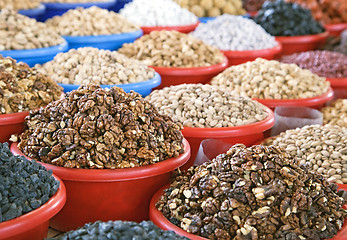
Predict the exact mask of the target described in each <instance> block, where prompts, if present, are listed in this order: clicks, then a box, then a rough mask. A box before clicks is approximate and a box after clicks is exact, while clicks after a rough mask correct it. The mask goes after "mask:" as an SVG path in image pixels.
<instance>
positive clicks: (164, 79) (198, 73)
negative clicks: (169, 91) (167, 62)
mask: <svg viewBox="0 0 347 240" xmlns="http://www.w3.org/2000/svg"><path fill="white" fill-rule="evenodd" d="M150 67H151V68H153V69H154V70H155V71H156V72H157V73H159V75H160V76H161V84H160V85H159V87H157V88H156V89H162V88H164V87H169V86H173V85H180V84H183V83H206V82H208V81H210V80H211V79H212V78H213V77H214V76H216V75H218V74H219V73H221V72H223V71H224V70H225V69H226V68H227V67H228V59H227V58H225V59H224V61H223V62H222V63H219V64H217V65H212V66H208V67H192V68H179V67H154V66H150Z"/></svg>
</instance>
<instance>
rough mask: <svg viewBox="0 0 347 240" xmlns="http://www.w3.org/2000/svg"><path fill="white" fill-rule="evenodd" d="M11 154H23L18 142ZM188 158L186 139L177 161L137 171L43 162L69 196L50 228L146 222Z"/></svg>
mask: <svg viewBox="0 0 347 240" xmlns="http://www.w3.org/2000/svg"><path fill="white" fill-rule="evenodd" d="M11 151H12V153H13V154H15V155H22V153H21V151H20V150H19V149H18V148H17V143H13V144H12V145H11ZM189 157H190V147H189V144H188V142H187V140H184V153H183V154H181V155H180V156H178V157H177V158H170V159H167V160H165V161H162V162H158V163H155V164H152V165H147V166H142V167H136V168H125V169H114V170H113V169H76V168H64V167H58V166H55V165H51V164H45V163H41V164H42V165H43V166H45V167H46V168H47V169H51V170H53V173H54V174H56V175H57V176H59V177H60V178H61V179H62V181H63V182H64V184H65V187H66V193H67V202H66V204H65V206H64V208H63V209H62V210H61V211H60V212H59V213H58V214H57V215H56V216H55V217H54V218H53V219H52V220H51V222H50V226H51V227H52V228H54V229H57V230H59V231H62V232H66V231H69V230H72V229H76V228H77V227H81V226H83V225H84V224H85V223H88V222H95V221H97V220H101V221H108V220H128V221H137V222H140V221H142V220H147V219H148V207H149V202H150V200H151V198H152V196H153V194H154V193H155V192H156V191H157V190H158V189H159V188H161V187H162V186H164V185H166V184H168V183H169V182H170V176H171V173H172V171H173V170H174V169H176V168H178V167H180V166H182V165H183V164H184V163H186V162H187V161H188V159H189Z"/></svg>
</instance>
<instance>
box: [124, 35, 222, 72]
mask: <svg viewBox="0 0 347 240" xmlns="http://www.w3.org/2000/svg"><path fill="white" fill-rule="evenodd" d="M118 52H120V53H122V54H124V55H126V56H128V57H131V58H135V59H138V60H143V61H144V62H145V63H146V64H148V65H152V66H156V67H204V66H211V65H216V64H219V63H222V62H223V61H224V55H223V53H221V52H220V51H219V50H218V48H216V47H212V46H210V45H207V44H206V43H204V42H203V41H201V40H198V39H196V38H194V37H193V36H190V35H187V34H184V33H180V32H177V31H165V30H163V31H153V32H151V33H150V34H148V35H144V36H142V37H140V38H139V39H137V40H135V42H134V43H125V44H123V47H122V48H120V49H118Z"/></svg>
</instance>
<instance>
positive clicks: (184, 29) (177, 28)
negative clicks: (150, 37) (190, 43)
mask: <svg viewBox="0 0 347 240" xmlns="http://www.w3.org/2000/svg"><path fill="white" fill-rule="evenodd" d="M199 23H200V22H197V23H194V24H190V25H183V26H157V27H144V26H142V27H141V29H142V31H143V35H146V34H149V33H150V32H153V31H161V30H167V31H177V32H181V33H190V32H192V31H194V30H195V28H196V27H197V26H198V25H199Z"/></svg>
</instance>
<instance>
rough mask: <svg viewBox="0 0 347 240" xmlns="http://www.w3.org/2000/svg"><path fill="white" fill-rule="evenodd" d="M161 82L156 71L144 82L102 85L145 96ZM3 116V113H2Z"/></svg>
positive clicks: (67, 88)
mask: <svg viewBox="0 0 347 240" xmlns="http://www.w3.org/2000/svg"><path fill="white" fill-rule="evenodd" d="M160 83H161V78H160V75H159V74H158V73H155V75H154V78H152V79H149V80H147V81H144V82H138V83H129V84H118V85H100V87H102V88H111V87H114V86H117V87H120V88H122V89H123V90H124V91H125V92H127V93H129V92H130V91H131V90H133V91H135V92H138V93H140V94H141V95H142V96H143V97H145V96H147V95H149V94H150V93H151V92H152V89H153V88H155V87H158V86H159V85H160ZM58 85H59V86H62V87H63V88H64V92H65V93H66V92H70V91H72V90H76V89H77V88H79V87H80V85H74V84H62V83H58ZM0 116H1V115H0Z"/></svg>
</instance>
